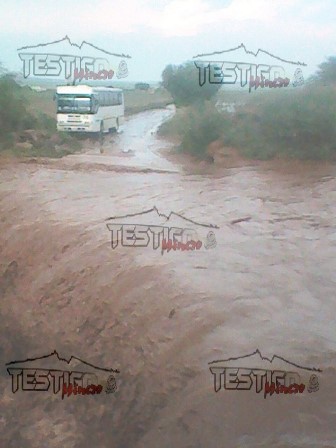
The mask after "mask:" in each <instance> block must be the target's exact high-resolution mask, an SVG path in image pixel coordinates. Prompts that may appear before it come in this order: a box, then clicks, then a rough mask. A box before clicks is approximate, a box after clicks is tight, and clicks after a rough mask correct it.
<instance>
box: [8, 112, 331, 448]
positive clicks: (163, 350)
mask: <svg viewBox="0 0 336 448" xmlns="http://www.w3.org/2000/svg"><path fill="white" fill-rule="evenodd" d="M171 113H172V111H171V110H164V111H151V112H145V113H142V114H138V115H136V116H134V117H131V118H129V119H128V121H127V122H126V124H125V126H124V129H123V132H121V133H120V134H118V135H114V136H107V137H106V138H105V142H104V153H103V154H100V150H99V145H96V146H95V145H93V147H92V148H91V149H90V150H89V151H88V153H87V154H81V155H74V156H69V157H67V158H64V159H61V160H56V161H51V160H48V161H43V162H34V161H33V162H32V163H9V164H6V165H2V166H1V174H0V176H1V192H0V199H1V202H0V204H1V212H2V213H1V236H0V247H1V254H2V255H1V262H2V265H1V268H2V269H1V271H0V273H1V284H0V286H1V288H0V293H1V341H2V343H1V360H2V363H3V368H2V375H1V402H0V407H1V418H0V431H1V435H2V436H1V437H2V439H3V442H2V445H1V446H4V447H6V448H25V447H29V448H33V447H34V448H37V447H38V448H44V447H48V448H56V447H57V448H58V447H62V448H70V447H73V448H91V447H93V446H95V447H97V448H111V447H118V448H119V447H132V448H133V447H134V448H139V447H150V448H152V447H153V448H156V447H157V448H162V447H164V448H171V447H181V448H187V447H190V448H191V447H192V448H195V447H196V448H197V447H202V448H203V447H207V448H218V447H224V448H231V447H232V448H242V447H267V448H269V447H279V448H280V447H297V448H299V447H300V448H303V447H304V448H306V447H309V448H313V447H314V448H316V447H329V448H330V447H335V446H336V430H335V417H336V415H335V414H336V405H335V403H336V388H335V385H336V384H335V374H336V369H335V362H336V357H335V352H336V327H335V311H336V302H335V267H336V262H335V253H336V252H335V248H336V247H335V246H336V234H335V219H334V217H335V207H336V206H335V203H336V201H335V200H336V167H335V166H318V167H317V166H315V168H314V169H308V168H301V169H295V167H294V168H293V167H292V168H291V169H288V170H287V169H286V170H283V169H276V168H273V167H272V166H271V165H269V164H260V163H253V162H249V163H246V165H245V166H239V167H232V168H227V169H225V168H223V169H221V170H213V171H211V172H208V174H192V172H193V167H192V166H189V167H188V169H187V170H185V169H184V168H183V167H182V166H180V165H178V164H177V163H175V164H174V163H173V162H171V161H170V162H168V161H167V160H166V159H165V158H164V157H163V156H160V153H159V150H163V149H164V148H169V147H170V145H169V143H167V142H165V141H163V140H159V139H158V138H157V137H156V135H155V129H156V127H157V126H158V125H159V124H160V122H161V121H162V120H163V119H165V118H167V117H168V116H169V115H170V114H171ZM125 149H131V150H132V151H134V152H128V153H124V152H122V151H123V150H125ZM154 206H156V207H157V209H158V210H159V212H160V213H162V214H165V215H169V213H170V212H171V211H173V212H175V213H177V214H180V215H182V216H184V217H186V218H188V219H190V220H193V221H196V222H197V223H205V224H213V225H215V226H218V227H219V228H218V229H215V230H214V233H215V237H216V242H217V245H216V247H213V248H212V249H208V250H206V249H204V247H202V249H201V250H199V251H183V252H182V251H173V250H171V251H170V252H169V253H164V254H163V255H161V253H160V250H153V249H151V248H150V247H146V248H135V247H121V246H118V247H117V248H115V249H112V248H111V232H110V231H109V230H108V229H107V227H106V219H107V218H108V217H111V216H124V215H129V214H136V213H139V212H141V211H145V210H148V209H151V208H152V207H154ZM149 216H150V219H152V220H153V221H154V222H149V224H153V225H154V224H155V225H158V223H159V221H160V223H161V224H162V225H167V221H166V220H165V218H164V217H159V216H158V214H157V213H155V212H153V213H151V214H150V215H149ZM149 216H148V221H150V219H149ZM245 218H249V219H245ZM134 219H135V218H134ZM137 219H138V217H137ZM139 219H140V218H139ZM174 219H176V220H177V218H176V215H174V216H173V218H171V220H170V221H169V223H168V224H169V225H171V226H174V225H176V226H179V225H180V224H181V222H180V221H178V222H177V221H174ZM240 219H245V220H243V221H240V222H236V223H234V222H235V221H237V220H240ZM119 221H120V220H119ZM141 222H142V221H141ZM133 223H134V224H138V223H139V222H136V221H133ZM11 263H12V264H11ZM257 349H258V350H259V351H260V353H261V356H260V354H259V352H257V353H255V355H253V356H251V357H246V358H243V359H234V360H231V361H226V362H227V364H225V363H223V362H222V363H217V364H210V365H209V363H211V362H212V361H215V360H228V359H229V358H239V357H243V356H245V355H248V354H251V353H254V352H255V351H256V350H257ZM54 350H57V352H58V354H59V356H60V357H62V358H66V359H70V357H71V356H72V355H73V356H76V357H78V358H80V359H82V360H85V361H87V362H89V363H91V364H93V365H94V366H100V367H103V368H113V369H119V370H120V373H119V374H118V376H117V385H118V390H117V392H116V393H114V394H106V393H102V394H101V395H92V396H74V395H73V396H70V397H65V398H64V400H62V399H61V397H60V395H59V394H53V393H52V391H48V392H46V391H45V392H37V391H33V392H32V391H18V392H16V393H15V394H13V393H12V391H11V377H10V376H9V375H8V373H7V371H6V366H5V364H6V363H9V362H11V361H14V360H25V359H26V358H35V357H40V356H42V355H48V354H50V353H52V352H53V351H54ZM274 355H277V357H276V358H274V359H273V362H272V363H270V362H269V361H267V360H266V359H262V357H264V358H268V359H271V360H272V357H273V356H274ZM280 358H283V359H280ZM284 360H287V361H289V362H290V363H291V364H290V363H286V361H284ZM45 362H46V361H45ZM229 363H231V364H229ZM279 363H280V364H281V363H282V364H281V366H280V367H279V365H280V364H279ZM47 364H48V363H47V362H46V364H45V365H43V367H44V368H45V369H47V368H49V367H50V366H48V365H47ZM222 365H226V366H227V365H229V366H231V367H232V368H233V369H234V371H235V374H233V373H232V371H231V373H232V376H231V377H229V374H228V373H227V372H226V375H227V377H225V378H224V374H223V375H221V376H220V379H221V382H222V384H224V383H225V381H227V383H225V384H226V385H227V386H229V387H231V389H233V388H234V387H235V386H236V387H238V383H237V381H238V380H237V368H238V367H240V368H245V370H244V372H245V374H246V373H247V369H249V368H250V369H253V370H254V371H255V372H256V371H257V370H258V369H273V370H277V369H281V368H284V369H285V370H286V371H288V370H290V371H291V372H294V373H298V374H299V375H300V376H301V378H305V380H304V383H305V384H306V390H305V391H304V392H303V393H302V394H300V393H298V394H276V393H274V394H273V395H272V396H271V395H268V396H267V397H266V398H264V393H263V392H261V393H256V390H255V387H256V385H255V381H254V380H255V379H256V376H255V375H253V374H251V375H250V378H252V379H253V385H252V387H251V390H240V387H239V390H224V389H223V387H222V389H221V390H219V391H218V392H215V390H214V385H215V383H214V380H215V379H216V377H215V375H214V374H212V373H211V372H210V370H209V367H213V366H216V367H218V366H219V367H220V366H222ZM309 369H310V370H309ZM314 369H320V370H322V372H320V371H318V370H314ZM217 372H220V371H219V370H217ZM312 374H316V375H317V377H318V387H319V388H318V390H317V389H316V387H315V388H312V387H310V391H308V380H309V379H310V377H311V375H312ZM218 375H219V373H218ZM218 378H219V376H218V377H217V380H218ZM240 378H241V382H243V383H244V381H245V384H247V385H248V384H249V383H248V379H247V377H246V376H245V377H244V378H243V377H240ZM306 378H307V380H306ZM310 386H311V384H310Z"/></svg>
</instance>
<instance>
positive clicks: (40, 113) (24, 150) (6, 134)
mask: <svg viewBox="0 0 336 448" xmlns="http://www.w3.org/2000/svg"><path fill="white" fill-rule="evenodd" d="M45 93H46V92H43V94H44V95H43V96H42V97H41V96H39V95H40V94H39V93H36V92H33V91H32V90H31V89H30V88H29V87H21V86H20V85H19V84H18V83H16V81H15V79H14V77H13V76H12V75H10V74H3V75H2V76H1V77H0V152H1V153H2V154H11V155H17V156H29V157H31V156H45V157H56V158H57V157H62V156H64V155H66V154H71V153H72V152H74V151H76V150H78V149H79V148H80V144H79V143H78V142H77V141H76V140H75V139H74V138H73V137H72V136H69V135H61V134H58V133H56V124H55V117H54V116H51V114H50V111H49V110H45V109H47V107H43V106H46V105H49V101H45V100H44V98H46V95H45ZM49 96H50V97H51V103H52V94H51V93H50V92H48V97H49ZM34 100H36V103H35V104H34ZM52 104H53V103H52ZM53 106H54V105H53ZM54 107H55V106H54ZM53 115H55V112H54V114H53Z"/></svg>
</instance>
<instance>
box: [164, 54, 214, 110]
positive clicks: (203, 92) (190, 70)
mask: <svg viewBox="0 0 336 448" xmlns="http://www.w3.org/2000/svg"><path fill="white" fill-rule="evenodd" d="M162 85H163V87H165V89H167V90H168V92H169V93H170V94H171V96H172V97H173V99H174V102H175V104H176V106H189V105H191V104H194V103H196V102H199V101H205V100H209V99H210V98H211V97H213V96H214V95H215V94H216V93H217V91H218V90H219V88H220V86H221V85H220V84H210V83H208V82H206V83H205V84H204V85H203V86H200V84H199V70H198V68H197V67H196V65H195V64H194V62H186V63H184V64H182V65H178V66H176V65H167V67H166V68H165V69H164V71H163V72H162Z"/></svg>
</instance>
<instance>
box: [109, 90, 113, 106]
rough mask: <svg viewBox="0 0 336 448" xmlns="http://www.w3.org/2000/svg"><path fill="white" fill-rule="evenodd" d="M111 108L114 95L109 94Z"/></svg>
mask: <svg viewBox="0 0 336 448" xmlns="http://www.w3.org/2000/svg"><path fill="white" fill-rule="evenodd" d="M108 95H109V106H113V93H112V92H109V94H108Z"/></svg>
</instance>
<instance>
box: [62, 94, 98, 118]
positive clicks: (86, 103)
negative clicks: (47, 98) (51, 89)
mask: <svg viewBox="0 0 336 448" xmlns="http://www.w3.org/2000/svg"><path fill="white" fill-rule="evenodd" d="M57 112H58V113H68V112H75V113H77V114H81V113H82V114H88V113H93V108H92V97H91V96H85V95H80V96H78V95H58V96H57Z"/></svg>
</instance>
